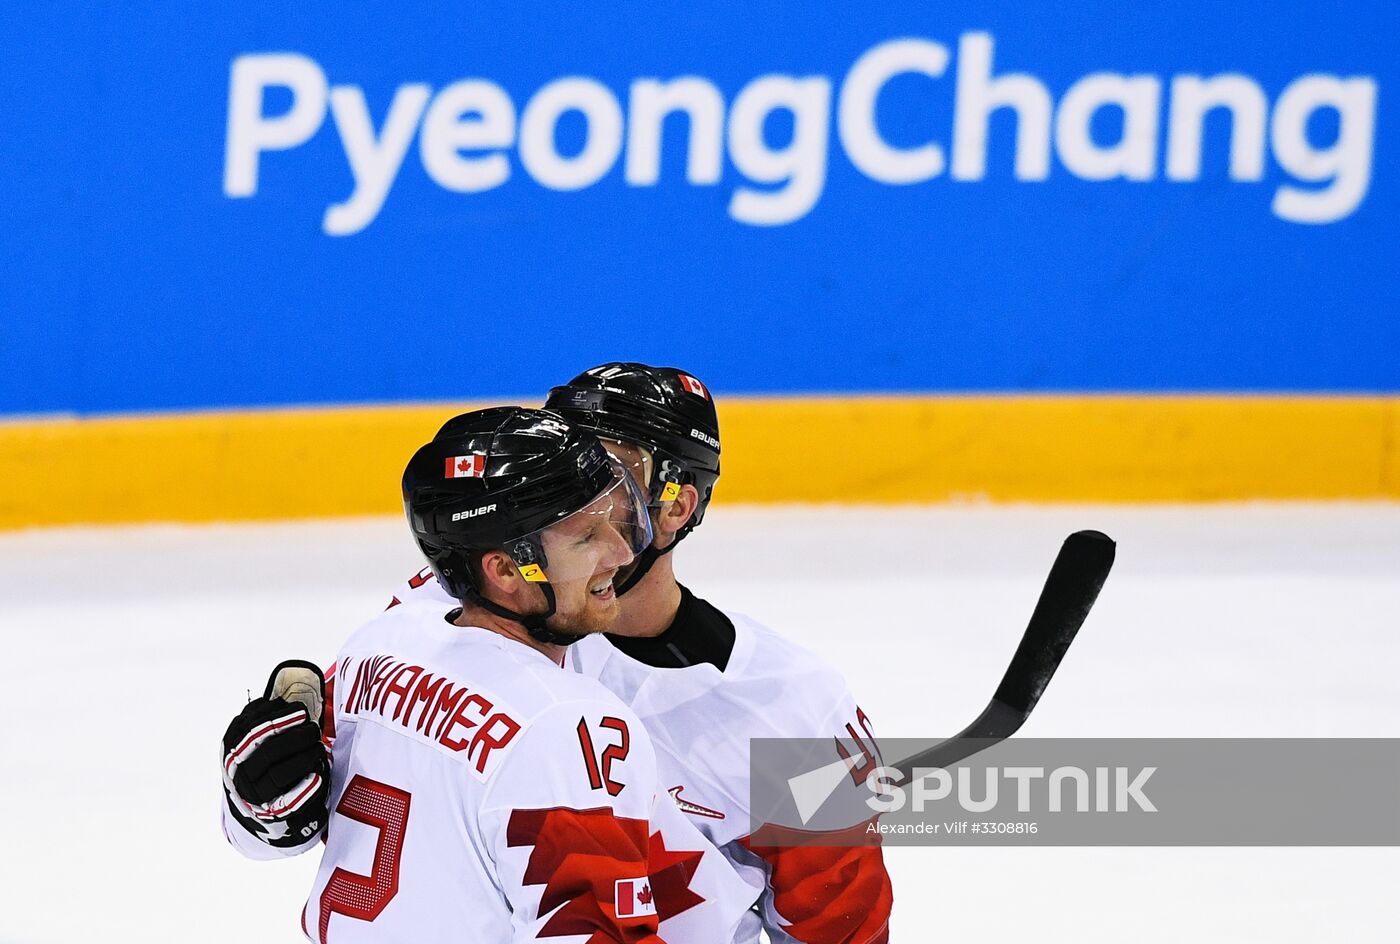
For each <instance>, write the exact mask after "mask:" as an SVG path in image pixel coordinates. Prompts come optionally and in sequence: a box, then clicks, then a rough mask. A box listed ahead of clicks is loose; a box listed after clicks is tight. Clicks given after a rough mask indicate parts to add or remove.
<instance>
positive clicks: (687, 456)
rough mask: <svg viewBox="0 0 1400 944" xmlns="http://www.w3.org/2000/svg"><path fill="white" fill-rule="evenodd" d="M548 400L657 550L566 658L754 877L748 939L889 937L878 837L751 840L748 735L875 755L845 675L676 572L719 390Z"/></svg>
mask: <svg viewBox="0 0 1400 944" xmlns="http://www.w3.org/2000/svg"><path fill="white" fill-rule="evenodd" d="M547 406H548V408H550V409H552V410H555V411H557V412H560V413H561V414H562V415H564V416H566V418H568V419H569V420H570V421H571V422H572V423H574V424H575V425H579V426H583V427H586V428H589V429H591V430H593V431H594V432H596V433H597V434H598V435H599V436H600V437H601V438H603V440H604V443H605V445H607V447H608V448H609V450H610V451H612V452H613V453H614V455H616V456H618V457H619V458H621V459H622V460H623V461H624V463H625V464H627V465H628V467H629V468H630V469H631V470H632V472H633V474H634V476H635V477H636V479H637V481H638V483H639V484H640V485H641V486H642V488H643V491H644V493H645V494H646V496H647V498H648V503H649V505H650V510H651V515H652V520H653V525H654V530H655V539H654V543H653V545H652V546H651V547H649V548H648V549H646V550H645V551H644V552H643V553H642V554H641V555H640V556H639V557H638V559H637V561H636V562H635V564H633V565H631V566H630V567H629V568H627V569H625V570H624V571H623V573H622V574H621V575H620V577H619V581H618V585H617V591H618V593H619V594H620V595H621V597H622V601H621V602H622V607H621V613H620V615H619V617H618V620H617V622H616V623H614V624H613V626H612V627H611V628H610V629H609V630H608V632H607V634H606V635H605V636H604V637H590V638H587V639H584V640H582V641H581V642H580V643H578V644H577V645H575V646H572V647H570V649H569V651H568V654H567V665H568V666H569V667H571V668H573V669H576V670H577V671H579V672H580V673H582V674H585V675H590V676H593V677H595V678H597V679H599V680H600V681H602V682H603V684H604V685H605V686H607V687H608V688H609V689H610V690H612V691H613V692H615V693H616V694H618V695H619V696H620V697H621V698H622V699H623V700H624V701H626V702H627V703H628V704H629V705H630V706H631V707H632V708H633V710H634V711H636V713H637V714H638V715H639V716H640V718H641V720H642V721H643V723H644V724H646V725H647V728H648V731H649V732H650V734H651V735H652V740H653V743H654V745H655V747H656V751H657V763H658V769H659V771H660V775H661V779H662V781H663V784H664V785H665V787H666V789H667V792H669V793H670V794H671V796H672V797H673V799H674V800H675V801H676V803H677V805H678V806H679V807H680V808H681V809H682V810H683V811H685V814H686V815H687V816H688V817H690V818H691V820H692V821H693V822H694V823H695V824H696V825H697V826H698V827H699V828H700V830H701V831H702V832H704V833H705V835H706V836H707V837H708V838H709V839H710V840H711V841H712V842H713V843H714V844H715V845H716V846H717V847H719V848H720V849H721V850H722V852H723V854H724V856H725V857H726V859H727V860H728V861H729V863H730V864H731V866H732V867H733V868H734V870H735V872H736V874H738V875H740V876H742V877H743V879H744V880H745V881H746V882H747V883H748V884H749V886H750V887H751V888H752V899H753V900H754V901H755V902H756V908H755V914H754V915H752V916H750V917H749V918H748V919H747V923H746V924H745V926H744V927H743V928H742V929H741V930H740V932H739V934H738V936H737V937H736V938H735V940H737V941H743V942H750V941H756V940H757V939H758V932H759V925H760V924H761V925H762V926H763V927H764V928H766V929H767V932H768V934H769V937H770V939H772V940H774V941H777V942H794V941H795V942H801V944H880V942H883V941H886V940H887V939H888V921H889V914H890V909H891V906H892V901H893V893H892V889H891V884H890V880H889V876H888V873H887V872H886V870H885V866H884V862H883V858H882V855H881V850H880V849H879V847H878V846H858V847H853V848H847V847H836V846H821V845H795V846H791V847H771V846H769V847H763V846H757V845H755V844H754V843H752V842H751V841H750V838H749V834H748V833H749V822H750V810H749V796H748V788H749V784H748V778H749V766H748V765H749V751H748V742H749V738H752V737H792V738H830V739H831V740H832V744H833V750H834V751H841V750H846V751H848V752H850V753H852V754H856V756H855V757H853V760H854V761H855V763H854V764H853V768H854V769H853V776H860V775H862V774H863V773H865V772H868V771H869V770H870V769H873V768H874V766H876V761H875V756H876V749H875V746H874V738H873V736H872V734H871V727H870V722H869V720H868V719H867V718H866V716H865V715H864V713H863V712H862V711H861V710H860V708H859V707H858V706H857V704H856V702H855V700H854V698H853V697H852V696H851V694H850V692H849V691H848V689H847V686H846V684H845V682H844V680H843V679H842V678H841V676H840V673H838V672H837V671H836V670H835V669H833V668H831V667H830V666H828V665H826V664H825V663H824V662H822V661H821V660H820V659H818V658H817V657H816V656H814V655H813V654H811V653H810V652H808V651H807V650H805V649H803V648H802V647H800V646H798V645H796V644H794V643H792V642H790V641H788V640H786V639H784V638H783V637H781V636H779V635H778V634H776V633H774V632H772V631H771V630H768V629H766V628H765V627H763V626H760V625H759V624H757V623H755V622H754V621H752V620H750V619H747V618H746V617H743V616H739V615H737V614H729V613H725V612H722V611H720V610H719V609H717V608H716V607H714V606H712V605H710V604H709V603H707V602H705V601H704V600H702V599H700V598H698V597H696V596H695V595H694V594H692V593H691V592H690V591H689V590H688V589H686V588H684V587H682V586H681V585H680V584H679V583H677V581H676V578H675V575H674V571H673V568H672V557H671V553H672V552H673V551H674V550H675V548H676V546H677V544H678V543H679V542H680V541H681V540H682V539H684V538H685V537H686V536H687V535H688V534H689V533H690V532H691V531H692V530H693V529H694V528H695V527H696V526H697V525H699V524H700V522H701V521H702V520H703V517H704V513H705V510H706V508H707V506H708V504H709V500H710V497H711V494H712V492H713V489H714V486H715V483H716V481H717V479H718V477H719V452H720V443H719V428H718V420H717V416H716V412H715V408H714V403H713V400H712V399H711V397H710V394H709V391H708V389H707V388H706V387H705V385H704V384H703V383H701V382H700V381H699V380H698V379H697V378H695V377H694V376H693V375H691V374H688V373H685V372H683V371H679V370H675V369H672V368H653V367H648V366H646V365H642V364H635V363H612V364H604V365H601V366H599V367H596V368H593V369H591V370H588V371H585V372H584V373H583V374H580V375H579V376H578V377H575V378H574V379H573V380H572V381H570V382H569V383H568V384H566V385H564V386H561V387H556V388H555V389H554V390H552V391H551V392H550V395H549V399H548V401H547ZM455 422H456V421H455V420H453V421H449V422H448V423H447V425H446V426H445V427H444V431H448V430H450V429H451V428H452V427H453V425H454V423H455ZM424 598H432V599H439V600H445V599H447V597H446V595H445V593H444V591H443V589H442V587H441V586H440V584H439V582H438V581H437V580H435V579H434V576H433V574H432V573H431V572H430V571H428V570H425V571H424V572H423V573H421V574H419V575H418V576H417V577H415V578H413V579H412V580H410V581H409V582H408V583H407V584H405V585H403V586H401V587H400V589H399V590H398V591H397V592H396V594H395V595H394V597H393V598H392V600H391V602H390V606H391V607H395V605H396V604H399V603H401V602H402V603H408V602H410V601H413V600H421V599H424ZM332 672H333V673H334V672H335V670H334V668H333V670H332ZM342 674H343V673H342ZM838 739H839V741H840V742H841V744H844V745H845V747H844V748H842V747H840V746H839V745H838V743H837V741H838Z"/></svg>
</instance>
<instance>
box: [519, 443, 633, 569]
mask: <svg viewBox="0 0 1400 944" xmlns="http://www.w3.org/2000/svg"><path fill="white" fill-rule="evenodd" d="M609 463H610V465H611V467H612V472H613V475H612V482H611V483H610V484H609V485H608V486H607V487H606V488H604V489H603V491H602V492H601V493H600V494H599V495H598V497H597V498H595V499H593V501H591V502H589V503H588V504H587V505H585V506H584V507H582V508H580V509H579V510H578V511H576V512H574V513H573V514H571V515H569V516H568V517H567V518H564V519H562V520H560V521H556V522H555V523H554V524H551V525H550V526H548V527H546V528H542V529H540V530H539V531H535V532H533V533H531V534H528V535H526V536H525V538H524V539H523V540H522V541H519V542H516V543H515V544H514V545H513V548H512V556H513V557H514V558H515V561H516V563H517V565H519V567H520V572H521V574H523V575H524V577H525V579H527V580H531V581H534V582H537V583H543V582H546V581H547V582H550V583H564V582H568V581H573V580H591V579H593V578H595V577H597V578H600V579H602V578H605V577H607V576H609V575H610V574H611V573H612V572H613V571H616V570H617V569H619V568H621V567H625V566H626V565H628V564H630V563H631V562H632V559H633V558H634V557H636V556H637V555H638V554H640V553H641V552H642V551H643V550H644V549H645V548H646V547H647V546H648V545H650V544H651V516H650V515H648V514H647V502H646V498H645V497H644V496H643V494H642V490H641V489H640V488H639V487H638V486H637V483H636V481H635V480H634V479H633V478H632V475H631V474H630V472H629V470H628V469H627V468H626V467H625V466H624V465H623V464H622V462H620V461H619V460H618V459H617V458H616V457H609ZM522 545H525V546H524V547H522ZM539 552H543V553H539Z"/></svg>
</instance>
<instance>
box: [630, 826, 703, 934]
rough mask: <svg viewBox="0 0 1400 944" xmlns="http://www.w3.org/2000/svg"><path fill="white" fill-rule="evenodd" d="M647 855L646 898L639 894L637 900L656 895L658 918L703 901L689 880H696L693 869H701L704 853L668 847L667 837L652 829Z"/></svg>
mask: <svg viewBox="0 0 1400 944" xmlns="http://www.w3.org/2000/svg"><path fill="white" fill-rule="evenodd" d="M648 854H649V855H650V859H651V861H650V869H651V876H650V878H651V884H650V885H649V886H648V887H647V890H646V895H647V897H646V898H642V896H641V895H638V896H637V900H638V901H640V902H641V903H642V904H644V905H645V904H646V903H647V902H648V901H650V900H651V897H652V896H653V895H655V896H656V917H657V919H658V920H660V921H665V920H666V919H667V918H672V917H675V916H676V915H678V914H680V913H681V912H682V911H689V910H690V909H691V908H694V907H695V906H696V905H698V904H700V903H702V902H703V901H704V900H705V899H704V898H701V897H700V896H699V895H697V894H695V892H694V891H692V890H691V888H690V883H691V882H692V881H694V880H695V870H696V869H698V868H700V857H701V856H702V855H703V853H701V852H698V851H691V850H688V849H678V850H675V851H672V850H670V849H667V848H666V840H665V839H664V838H663V837H662V835H661V833H660V832H655V833H652V834H651V842H650V844H649V846H648ZM652 889H655V891H652Z"/></svg>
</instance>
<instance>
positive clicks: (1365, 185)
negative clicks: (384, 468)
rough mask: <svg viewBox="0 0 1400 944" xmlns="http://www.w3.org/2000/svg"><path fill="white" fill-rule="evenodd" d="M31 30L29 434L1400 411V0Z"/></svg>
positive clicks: (115, 23) (477, 8) (8, 63)
mask: <svg viewBox="0 0 1400 944" xmlns="http://www.w3.org/2000/svg"><path fill="white" fill-rule="evenodd" d="M5 16H7V17H9V18H11V19H12V20H15V21H16V22H13V23H12V24H11V25H10V27H9V28H7V29H6V31H5V36H6V40H5V42H4V45H5V48H4V50H3V52H4V55H3V57H0V83H3V87H4V88H5V92H4V93H3V95H4V96H5V101H6V103H7V105H6V108H5V115H6V121H5V129H4V131H3V141H4V146H3V148H0V161H2V162H3V164H2V165H0V166H3V169H4V174H3V179H0V189H2V190H3V197H0V205H3V206H4V207H5V208H6V212H5V219H6V224H7V227H6V228H7V235H6V251H5V253H4V254H3V259H0V280H2V281H0V285H3V287H2V288H0V302H2V303H3V309H4V313H5V330H4V339H3V341H0V354H3V361H4V364H3V372H0V413H7V414H19V413H26V414H27V413H45V412H55V411H57V412H79V413H91V412H108V411H125V410H145V409H170V408H186V407H195V408H203V407H225V406H244V405H263V404H300V403H336V402H372V401H400V400H435V399H462V398H472V397H486V396H500V395H515V394H518V395H539V394H540V393H541V392H542V391H544V390H545V389H546V388H547V387H548V386H550V385H551V384H553V383H558V382H560V381H561V380H563V379H565V378H567V377H569V376H570V375H572V374H573V373H575V372H577V371H578V370H579V369H581V368H583V367H585V366H588V365H589V364H591V363H594V362H598V361H602V360H610V359H618V358H625V359H639V360H646V361H651V362H660V363H675V364H678V365H682V366H685V367H686V368H687V369H689V370H692V371H693V372H695V373H697V374H698V375H700V376H701V377H703V378H704V379H705V380H706V381H707V382H708V383H709V384H710V385H711V386H713V387H714V388H716V389H717V390H718V391H719V392H721V393H736V392H754V393H766V392H848V391H1099V390H1115V391H1143V392H1153V391H1198V390H1200V391H1246V390H1248V391H1257V390H1264V391H1400V276H1397V274H1396V271H1397V263H1396V260H1397V259H1400V225H1397V220H1400V185H1397V179H1396V166H1397V165H1396V144H1397V132H1396V123H1395V120H1394V116H1393V114H1392V112H1393V108H1392V104H1393V102H1394V98H1393V95H1394V89H1395V88H1396V87H1397V81H1398V80H1400V14H1397V12H1396V8H1395V6H1394V5H1392V4H1381V3H1374V2H1372V3H1338V4H1304V3H1263V2H1249V3H1236V4H1212V3H1206V2H1203V0H1192V2H1188V3H1181V4H1155V5H1146V6H1144V5H1126V6H1125V5H1123V4H1120V3H1110V2H1107V0H1086V2H1080V3H1076V4H1073V5H1071V7H1070V8H1068V9H1066V8H1058V7H1057V8H1054V9H1051V8H1048V7H1044V6H1042V5H1029V4H1026V5H1021V4H998V5H995V6H991V5H985V4H970V3H947V4H937V5H929V4H915V3H899V4H890V5H882V8H881V9H868V8H863V7H862V8H857V7H853V6H844V7H834V6H831V7H829V6H827V5H820V6H811V5H809V6H806V7H803V6H801V5H797V6H794V5H792V4H786V3H774V2H751V3H746V4H718V3H710V2H700V3H692V4H688V5H685V6H684V8H668V7H666V6H665V5H660V6H658V5H654V4H645V5H644V4H619V5H613V6H611V7H608V8H597V7H587V8H584V7H578V8H574V7H564V6H554V5H549V6H542V5H534V6H530V5H524V4H518V3H497V2H491V3H472V4H446V3H442V4H436V3H425V2H418V3H413V2H402V3H397V4H331V3H314V2H311V3H302V4H287V3H282V2H268V0H248V2H245V3H242V4H238V5H235V6H232V7H228V8H209V7H204V8H199V9H197V10H196V9H195V8H192V7H190V6H189V5H187V4H175V3H163V4H162V3H154V4H144V5H139V6H138V7H131V6H129V5H124V4H123V5H119V4H114V3H102V4H78V3H74V2H71V0H59V2H55V3H52V4H50V5H48V6H47V7H46V8H45V9H44V10H42V11H27V12H25V13H24V14H23V16H21V14H20V13H19V12H18V11H14V10H11V11H10V12H8V13H7V14H5Z"/></svg>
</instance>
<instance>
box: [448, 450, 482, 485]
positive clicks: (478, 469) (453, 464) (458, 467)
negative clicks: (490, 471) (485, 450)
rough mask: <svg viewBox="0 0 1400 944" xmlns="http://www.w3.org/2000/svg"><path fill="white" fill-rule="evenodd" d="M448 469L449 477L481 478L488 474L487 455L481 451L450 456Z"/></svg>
mask: <svg viewBox="0 0 1400 944" xmlns="http://www.w3.org/2000/svg"><path fill="white" fill-rule="evenodd" d="M446 471H447V474H446V476H445V477H446V478H449V479H479V478H481V477H482V476H483V475H485V474H486V457H485V456H483V455H482V454H481V453H473V454H472V455H470V456H448V457H447V470H446Z"/></svg>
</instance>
